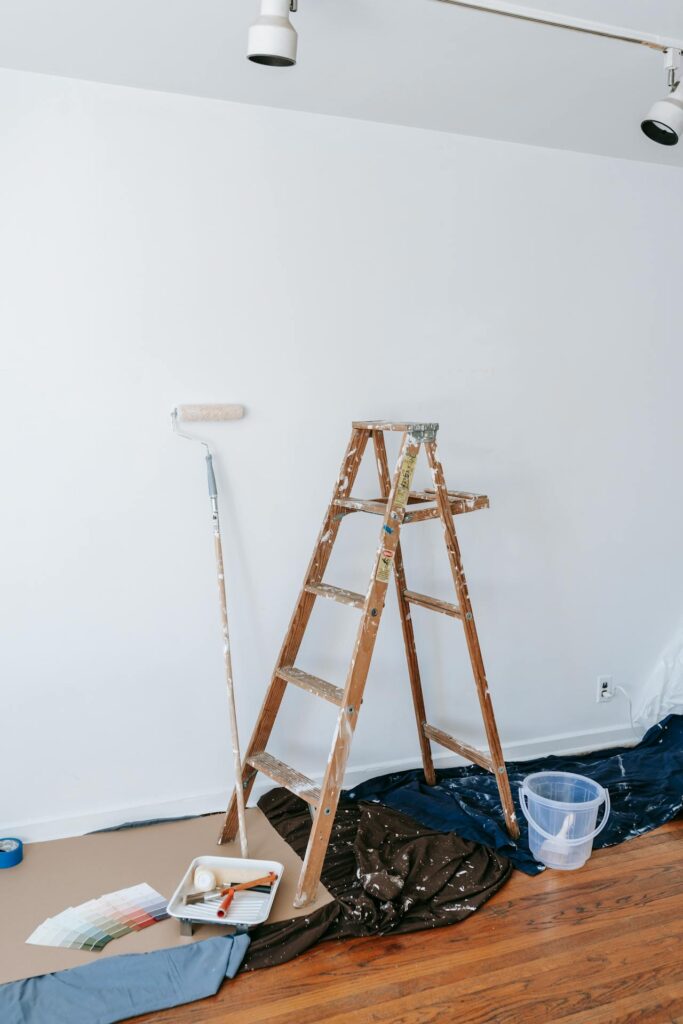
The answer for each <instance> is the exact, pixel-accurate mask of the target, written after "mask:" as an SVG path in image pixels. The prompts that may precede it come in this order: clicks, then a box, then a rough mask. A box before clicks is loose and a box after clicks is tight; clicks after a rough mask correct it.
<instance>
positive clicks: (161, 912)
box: [26, 882, 168, 952]
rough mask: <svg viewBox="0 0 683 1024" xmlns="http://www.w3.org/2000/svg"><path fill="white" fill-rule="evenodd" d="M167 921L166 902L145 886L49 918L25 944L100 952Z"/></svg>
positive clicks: (136, 886) (68, 909)
mask: <svg viewBox="0 0 683 1024" xmlns="http://www.w3.org/2000/svg"><path fill="white" fill-rule="evenodd" d="M165 917H168V913H167V911H166V900H165V899H164V897H163V896H161V895H160V894H159V893H158V892H157V891H156V890H155V889H152V887H151V886H150V885H147V883H146V882H142V883H141V884H140V885H133V886H131V887H130V888H129V889H119V891H118V892H110V893H107V894H106V895H104V896H100V897H99V898H98V899H95V900H88V902H87V903H81V904H80V906H78V907H68V908H67V909H66V910H63V911H62V912H61V914H57V916H56V917H48V919H47V921H43V923H42V924H40V925H38V927H37V928H36V930H35V931H34V932H33V934H32V935H30V936H29V938H28V939H27V940H26V941H27V942H30V943H31V944H32V945H34V946H59V947H61V948H62V949H85V950H89V951H91V952H99V950H101V949H104V947H105V946H106V945H107V943H108V942H111V940H112V939H120V938H121V936H122V935H128V933H129V932H139V931H141V930H142V929H143V928H148V927H149V926H150V925H151V924H155V923H156V922H157V921H162V920H163V919H164V918H165Z"/></svg>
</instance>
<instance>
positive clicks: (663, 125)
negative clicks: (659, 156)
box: [640, 47, 683, 146]
mask: <svg viewBox="0 0 683 1024" xmlns="http://www.w3.org/2000/svg"><path fill="white" fill-rule="evenodd" d="M680 66H681V51H680V50H678V49H676V48H675V47H670V48H669V49H668V50H667V51H666V52H665V54H664V69H665V71H666V81H667V85H668V86H669V93H670V95H669V96H667V97H666V99H664V100H657V102H656V103H654V104H653V105H652V109H651V110H650V113H649V114H648V116H647V117H646V118H645V120H644V121H643V123H642V124H641V126H640V127H641V128H642V129H643V131H644V132H645V134H646V135H647V137H648V139H652V141H653V142H658V143H659V144H660V146H675V145H676V144H677V142H678V140H679V139H680V137H681V135H682V134H683V84H682V83H681V82H680V81H679V80H678V77H677V76H678V72H679V69H680Z"/></svg>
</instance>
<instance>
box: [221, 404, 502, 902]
mask: <svg viewBox="0 0 683 1024" xmlns="http://www.w3.org/2000/svg"><path fill="white" fill-rule="evenodd" d="M387 430H391V431H400V432H401V433H402V434H403V438H402V443H401V449H400V454H399V458H398V462H397V464H396V470H395V472H394V475H393V478H392V477H391V476H390V473H389V463H388V460H387V452H386V447H385V443H384V432H385V431H387ZM437 430H438V424H436V423H386V422H381V421H367V422H365V421H364V422H359V423H354V424H353V431H352V434H351V440H350V442H349V446H348V448H347V450H346V454H345V456H344V461H343V463H342V467H341V471H340V473H339V478H338V480H337V483H336V486H335V489H334V493H333V495H332V500H331V502H330V505H329V508H328V510H327V515H326V516H325V521H324V523H323V526H322V530H321V531H320V534H319V536H318V541H317V543H316V546H315V550H314V552H313V557H312V559H311V562H310V565H309V566H308V570H307V572H306V576H305V579H304V583H303V586H302V589H301V593H300V594H299V600H298V601H297V604H296V608H295V609H294V614H293V616H292V619H291V621H290V624H289V628H288V630H287V634H286V636H285V640H284V643H283V645H282V648H281V650H280V654H279V657H278V660H277V665H276V666H275V671H274V673H273V677H272V679H271V683H270V687H269V689H268V693H267V694H266V699H265V701H264V703H263V707H262V708H261V712H260V714H259V717H258V721H257V723H256V727H255V729H254V733H253V735H252V738H251V742H250V744H249V748H248V751H247V755H246V757H245V761H244V766H243V778H242V779H241V780H237V782H238V785H239V784H241V785H242V786H243V788H244V793H245V798H248V796H249V793H250V792H251V789H252V786H253V784H254V779H255V777H256V774H257V772H262V773H263V774H264V775H267V776H268V777H269V778H270V779H273V781H275V782H277V783H279V784H280V785H281V786H284V787H285V788H286V789H288V790H290V792H292V793H295V794H296V795H297V796H299V797H301V799H302V800H306V801H307V802H308V803H309V804H310V805H311V807H312V808H314V814H313V826H312V829H311V835H310V839H309V842H308V848H307V850H306V856H305V858H304V865H303V870H302V872H301V877H300V879H299V885H298V889H297V893H296V899H295V903H296V905H297V906H305V905H306V904H307V903H309V902H310V901H311V900H312V899H314V898H315V893H316V890H317V887H318V882H319V881H320V872H321V869H322V864H323V859H324V857H325V851H326V850H327V845H328V842H329V838H330V833H331V830H332V822H333V819H334V814H335V811H336V809H337V803H338V801H339V793H340V790H341V787H342V783H343V780H344V771H345V768H346V762H347V760H348V756H349V751H350V749H351V741H352V738H353V733H354V730H355V727H356V722H357V719H358V711H359V709H360V706H361V702H362V699H363V691H364V689H365V681H366V679H367V675H368V670H369V668H370V659H371V657H372V652H373V649H374V646H375V640H376V637H377V632H378V629H379V624H380V620H381V618H382V611H383V609H384V601H385V597H386V590H387V585H388V583H389V578H390V576H391V572H392V569H393V573H394V580H395V583H396V592H397V595H398V606H399V611H400V615H401V625H402V628H403V639H404V642H405V649H406V658H407V661H408V674H409V677H410V686H411V690H412V697H413V706H414V709H415V716H416V719H417V728H418V736H419V741H420V749H421V753H422V764H423V767H424V775H425V779H426V781H427V783H428V784H429V785H434V783H435V782H436V775H435V772H434V764H433V761H432V752H431V743H432V742H434V743H438V744H439V745H440V746H442V747H445V748H446V749H447V750H451V751H453V752H454V753H456V754H459V755H460V756H462V757H464V758H465V759H466V760H467V761H468V762H471V763H473V764H477V765H480V766H481V767H482V768H485V769H487V770H488V771H491V772H493V773H494V774H495V776H496V780H497V783H498V792H499V794H500V799H501V803H502V806H503V813H504V815H505V821H506V823H507V827H508V831H509V833H510V835H511V836H513V837H515V838H516V837H517V836H518V835H519V829H518V827H517V822H516V820H515V812H514V806H513V803H512V796H511V794H510V784H509V781H508V777H507V772H506V769H505V761H504V758H503V752H502V749H501V745H500V739H499V737H498V729H497V727H496V721H495V718H494V715H493V707H492V704H491V698H490V695H489V689H488V684H487V682H486V674H485V672H484V663H483V660H482V656H481V650H480V647H479V640H478V638H477V630H476V626H475V624H474V616H473V613H472V605H471V604H470V599H469V594H468V590H467V582H466V580H465V574H464V572H463V567H462V561H461V558H460V548H459V546H458V540H457V537H456V533H455V525H454V522H453V516H454V515H459V514H461V513H464V512H473V511H475V510H476V509H480V508H487V507H488V498H486V497H485V496H483V495H479V494H469V493H466V492H461V491H449V490H448V489H447V488H446V484H445V481H444V475H443V470H442V468H441V464H440V462H439V460H438V458H437V452H436V433H437ZM370 439H372V442H373V447H374V450H375V457H376V462H377V470H378V475H379V482H380V489H381V492H382V497H381V498H377V499H370V500H365V499H360V498H354V497H352V495H351V490H352V488H353V484H354V482H355V479H356V475H357V473H358V467H359V465H360V462H361V459H362V458H363V455H364V453H365V448H366V446H367V443H368V441H369V440H370ZM421 447H422V448H424V450H425V453H426V456H427V461H428V463H429V466H430V469H431V473H432V481H433V484H434V488H433V490H426V491H411V484H412V479H413V473H414V470H415V463H416V461H417V456H418V454H419V451H420V448H421ZM354 512H367V513H370V514H371V515H378V516H381V517H382V529H381V532H380V543H379V548H378V550H377V553H376V556H375V560H374V565H373V569H372V575H371V578H370V585H369V587H368V590H367V593H366V594H358V593H354V592H353V591H351V590H345V589H343V588H342V587H334V586H331V585H330V584H328V583H323V576H324V574H325V569H326V568H327V564H328V562H329V560H330V555H331V553H332V548H333V545H334V542H335V540H336V538H337V534H338V532H339V527H340V524H341V522H342V520H343V519H344V518H345V517H346V516H347V515H351V514H353V513H354ZM435 518H440V519H441V521H442V523H443V530H444V537H445V541H446V549H447V552H448V558H449V562H450V567H451V572H452V575H453V582H454V584H455V591H456V596H457V602H458V603H457V604H450V603H448V602H447V601H442V600H440V599H438V598H435V597H429V596H427V595H426V594H418V593H416V592H415V591H413V590H408V588H407V586H406V579H405V572H404V569H403V558H402V556H401V546H400V543H399V535H400V532H401V527H402V526H403V525H405V524H407V523H416V522H421V521H423V520H425V519H435ZM317 598H324V599H329V600H333V601H338V602H340V603H341V604H346V605H350V606H351V607H354V608H359V609H361V612H362V615H361V620H360V623H359V626H358V633H357V635H356V642H355V646H354V650H353V655H352V658H351V664H350V666H349V670H348V674H347V677H346V684H345V686H344V688H343V689H342V688H341V687H339V686H335V685H334V684H332V683H328V682H326V680H324V679H319V678H318V677H317V676H313V675H310V674H309V673H308V672H304V671H303V670H302V669H300V668H298V667H297V666H295V664H294V663H295V661H296V657H297V655H298V653H299V648H300V647H301V642H302V640H303V636H304V632H305V630H306V627H307V625H308V621H309V619H310V616H311V612H312V610H313V605H314V604H315V601H316V599H317ZM411 604H414V605H419V606H421V607H422V608H428V609H431V610H432V611H437V612H440V613H441V614H443V615H448V616H450V617H452V618H455V619H458V620H460V621H461V622H462V624H463V627H464V630H465V639H466V642H467V649H468V652H469V656H470V661H471V664H472V672H473V674H474V681H475V684H476V688H477V695H478V697H479V703H480V706H481V713H482V718H483V721H484V729H485V732H486V738H487V741H488V753H484V752H482V751H480V750H476V749H475V748H474V747H471V746H469V745H468V744H467V743H463V742H461V741H460V740H457V739H455V738H454V737H453V736H450V735H449V734H448V733H446V732H443V731H442V730H441V729H438V728H437V727H436V726H433V725H430V724H429V723H428V722H427V718H426V713H425V706H424V697H423V693H422V683H421V679H420V670H419V667H418V662H417V654H416V649H415V636H414V632H413V624H412V620H411V616H410V605H411ZM289 684H291V685H294V686H298V687H300V688H301V689H303V690H306V691H307V692H308V693H312V694H315V695H316V696H317V697H321V698H322V699H323V700H326V701H329V702H330V703H332V704H335V705H336V706H337V707H338V708H339V709H340V710H339V716H338V719H337V727H336V730H335V733H334V739H333V742H332V750H331V753H330V757H329V761H328V763H327V767H326V770H325V773H324V776H323V780H322V784H321V785H320V786H318V785H317V784H316V783H315V782H314V781H313V780H312V779H309V778H307V777H306V776H305V775H302V774H301V772H298V771H297V770H296V769H294V768H291V767H290V766H289V765H287V764H285V763H284V762H283V761H280V760H278V759H277V758H275V757H273V755H272V754H270V753H268V752H267V751H266V749H265V748H266V745H267V743H268V740H269V739H270V734H271V732H272V729H273V725H274V723H275V718H276V716H277V713H278V711H279V709H280V705H281V704H282V699H283V697H284V694H285V690H286V688H287V686H288V685H289ZM236 828H237V814H236V801H235V797H234V795H233V798H232V800H231V802H230V806H229V807H228V811H227V814H226V818H225V825H224V828H223V831H222V833H221V836H220V839H219V842H227V841H228V840H230V839H232V838H233V837H234V835H235V832H236Z"/></svg>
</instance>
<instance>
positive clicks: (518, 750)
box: [0, 725, 640, 843]
mask: <svg viewBox="0 0 683 1024" xmlns="http://www.w3.org/2000/svg"><path fill="white" fill-rule="evenodd" d="M639 738H640V737H639V735H638V736H636V735H635V734H634V732H633V730H632V729H631V728H630V726H628V725H623V726H621V725H619V726H612V727H611V728H609V729H591V730H588V731H587V732H582V733H558V734H556V735H553V736H543V737H540V738H538V739H533V740H518V741H517V742H513V743H505V744H504V749H505V756H506V758H507V760H508V761H528V760H531V759H532V758H536V757H544V756H546V755H547V754H564V755H569V754H582V753H585V752H586V751H589V750H600V749H601V748H604V747H617V746H627V745H631V744H633V743H636V742H637V740H638V739H639ZM434 763H435V765H436V767H437V768H451V767H453V766H454V765H458V764H463V763H464V762H463V760H462V758H459V757H458V756H457V755H456V754H450V753H441V752H437V751H436V750H435V753H434ZM419 766H420V761H419V755H416V757H412V758H402V759H401V760H395V761H378V762H375V763H374V764H365V765H357V766H355V767H350V768H349V769H348V771H347V772H346V777H345V779H344V788H345V789H351V788H352V787H353V786H358V785H359V784H360V783H361V782H364V781H365V780H366V779H371V778H373V777H374V776H376V775H385V774H387V773H388V772H400V771H405V770H406V769H408V768H418V767H419ZM311 777H312V778H313V779H315V781H318V782H319V781H320V779H321V775H320V774H319V773H317V774H316V773H311ZM272 788H273V783H272V782H271V781H270V780H269V779H265V778H264V777H263V776H262V775H259V776H258V778H257V780H256V784H255V785H254V789H253V792H252V800H251V803H255V802H256V801H257V800H258V799H259V798H260V797H261V796H262V795H263V794H264V793H265V792H267V791H268V790H269V789H272ZM227 798H228V794H227V792H225V791H224V792H221V791H214V792H212V793H196V794H194V795H192V796H185V797H181V798H179V799H175V800H160V801H158V802H156V803H150V804H133V805H130V806H128V807H117V808H111V809H109V810H99V811H91V812H89V813H87V814H82V815H78V816H76V817H70V818H57V819H52V820H42V821H32V822H27V821H24V822H15V823H14V824H11V823H10V824H8V825H2V826H0V834H1V835H4V836H16V837H17V838H19V839H21V840H22V841H23V842H25V843H39V842H45V841H46V840H49V839H64V838H67V837H69V836H82V835H85V834H86V833H87V832H96V831H97V830H98V829H104V828H113V827H116V826H117V825H123V824H126V823H129V822H140V821H149V820H151V819H156V818H181V817H183V816H186V815H187V816H191V815H197V814H212V813H215V812H216V811H222V810H224V809H225V806H226V802H227Z"/></svg>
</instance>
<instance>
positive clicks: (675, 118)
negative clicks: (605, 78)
mask: <svg viewBox="0 0 683 1024" xmlns="http://www.w3.org/2000/svg"><path fill="white" fill-rule="evenodd" d="M441 2H442V3H447V4H452V5H453V6H455V7H468V8H470V9H472V10H476V11H485V12H486V13H488V14H501V15H503V16H504V17H507V18H517V19H519V20H520V21H531V22H535V23H536V24H538V25H551V26H553V28H564V29H569V30H570V31H572V32H583V33H585V34H586V35H591V36H602V37H603V38H605V39H616V40H618V41H619V42H622V43H636V44H637V45H639V46H646V47H648V48H649V49H651V50H659V51H660V53H663V54H664V59H665V67H666V72H667V80H668V83H669V89H670V90H671V91H670V95H669V96H667V97H666V99H663V100H658V101H657V102H656V103H655V104H654V106H653V107H652V109H651V111H650V113H649V114H648V116H647V117H646V118H645V120H644V121H643V122H642V123H641V128H642V129H643V132H644V133H645V135H647V137H648V139H651V140H652V141H653V142H658V143H660V145H662V146H675V145H676V143H677V142H678V140H679V139H680V137H681V135H683V83H681V82H679V81H677V72H678V69H679V67H680V63H681V53H682V52H683V42H682V41H680V40H673V39H665V38H664V37H662V36H656V35H651V34H649V33H645V32H635V31H632V30H631V29H626V28H619V27H618V26H616V25H603V24H601V23H599V22H595V21H585V20H584V19H582V18H570V17H565V16H564V15H559V14H554V13H550V12H545V11H541V10H538V9H537V8H532V7H521V6H520V5H518V4H512V3H504V2H500V0H441Z"/></svg>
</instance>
